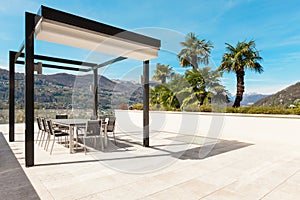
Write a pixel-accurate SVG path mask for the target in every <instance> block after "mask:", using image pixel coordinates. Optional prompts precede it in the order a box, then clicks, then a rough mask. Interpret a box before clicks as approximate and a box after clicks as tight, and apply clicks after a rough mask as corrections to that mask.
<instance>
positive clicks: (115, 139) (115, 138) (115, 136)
mask: <svg viewBox="0 0 300 200" xmlns="http://www.w3.org/2000/svg"><path fill="white" fill-rule="evenodd" d="M113 136H114V141H115V145H117V142H116V136H115V131H113Z"/></svg>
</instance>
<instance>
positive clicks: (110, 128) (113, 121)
mask: <svg viewBox="0 0 300 200" xmlns="http://www.w3.org/2000/svg"><path fill="white" fill-rule="evenodd" d="M115 124H116V118H115V117H110V118H109V120H108V124H107V131H109V132H113V131H114V130H115Z"/></svg>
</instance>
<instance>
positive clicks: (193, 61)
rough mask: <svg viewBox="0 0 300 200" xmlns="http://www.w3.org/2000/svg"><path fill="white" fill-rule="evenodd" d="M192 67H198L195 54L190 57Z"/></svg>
mask: <svg viewBox="0 0 300 200" xmlns="http://www.w3.org/2000/svg"><path fill="white" fill-rule="evenodd" d="M191 65H192V67H193V69H195V70H197V69H198V63H197V56H193V57H192V63H191Z"/></svg>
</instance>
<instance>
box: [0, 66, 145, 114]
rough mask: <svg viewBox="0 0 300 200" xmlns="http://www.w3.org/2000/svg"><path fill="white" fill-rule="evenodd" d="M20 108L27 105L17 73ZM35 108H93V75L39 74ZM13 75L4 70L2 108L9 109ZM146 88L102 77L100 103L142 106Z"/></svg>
mask: <svg viewBox="0 0 300 200" xmlns="http://www.w3.org/2000/svg"><path fill="white" fill-rule="evenodd" d="M15 79H16V80H17V81H16V87H15V98H16V106H17V107H21V108H22V106H24V94H25V93H24V92H25V89H24V74H23V73H16V75H15ZM34 83H35V90H34V93H35V102H36V103H35V106H37V107H38V108H70V107H71V106H72V105H73V106H74V105H76V106H77V108H85V107H88V106H90V105H92V100H93V98H92V85H93V75H92V74H87V75H79V76H76V75H73V74H67V73H58V74H51V75H35V80H34ZM8 89H9V73H8V71H7V70H5V69H1V68H0V108H7V107H8ZM142 91H143V90H142V85H141V84H140V83H137V82H133V81H123V80H110V79H108V78H106V77H104V76H101V75H99V76H98V100H99V105H98V106H99V108H100V109H109V108H111V107H112V106H117V105H119V104H122V103H125V104H128V105H131V104H136V103H141V102H142V99H143V96H142V95H143V92H142Z"/></svg>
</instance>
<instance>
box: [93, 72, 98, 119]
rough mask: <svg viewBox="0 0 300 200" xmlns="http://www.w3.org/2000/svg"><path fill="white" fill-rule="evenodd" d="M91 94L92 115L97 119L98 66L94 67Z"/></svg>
mask: <svg viewBox="0 0 300 200" xmlns="http://www.w3.org/2000/svg"><path fill="white" fill-rule="evenodd" d="M93 95H94V108H93V117H95V118H96V119H98V68H95V69H94V84H93Z"/></svg>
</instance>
